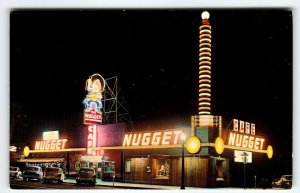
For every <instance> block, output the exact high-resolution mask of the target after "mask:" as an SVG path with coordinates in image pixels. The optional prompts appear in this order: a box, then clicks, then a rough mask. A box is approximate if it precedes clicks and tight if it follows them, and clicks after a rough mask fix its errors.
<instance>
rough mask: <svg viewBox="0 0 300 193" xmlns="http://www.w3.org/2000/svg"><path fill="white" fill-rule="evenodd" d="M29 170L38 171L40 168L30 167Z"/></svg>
mask: <svg viewBox="0 0 300 193" xmlns="http://www.w3.org/2000/svg"><path fill="white" fill-rule="evenodd" d="M27 170H32V171H38V170H39V168H36V167H28V168H27Z"/></svg>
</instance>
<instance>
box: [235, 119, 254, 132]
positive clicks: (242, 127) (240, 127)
mask: <svg viewBox="0 0 300 193" xmlns="http://www.w3.org/2000/svg"><path fill="white" fill-rule="evenodd" d="M233 131H237V132H241V133H246V134H251V135H255V124H253V123H249V122H245V121H240V120H237V119H233Z"/></svg>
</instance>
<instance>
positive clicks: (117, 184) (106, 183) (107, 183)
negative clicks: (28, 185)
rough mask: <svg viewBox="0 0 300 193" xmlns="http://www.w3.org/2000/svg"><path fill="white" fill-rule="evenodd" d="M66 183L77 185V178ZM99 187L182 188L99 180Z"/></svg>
mask: <svg viewBox="0 0 300 193" xmlns="http://www.w3.org/2000/svg"><path fill="white" fill-rule="evenodd" d="M64 182H65V183H73V184H76V180H75V178H65V180H64ZM96 185H97V186H106V187H115V188H122V189H124V188H128V189H158V190H180V186H165V185H153V184H136V183H124V182H114V183H113V182H112V181H102V180H100V179H97V182H96ZM186 189H187V190H191V189H200V188H195V187H186Z"/></svg>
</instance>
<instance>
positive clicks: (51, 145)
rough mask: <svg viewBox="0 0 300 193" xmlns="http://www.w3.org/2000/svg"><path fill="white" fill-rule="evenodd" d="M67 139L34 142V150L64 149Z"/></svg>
mask: <svg viewBox="0 0 300 193" xmlns="http://www.w3.org/2000/svg"><path fill="white" fill-rule="evenodd" d="M67 142H68V140H67V139H53V140H43V141H36V142H35V148H34V149H35V150H57V149H65V148H66V145H67Z"/></svg>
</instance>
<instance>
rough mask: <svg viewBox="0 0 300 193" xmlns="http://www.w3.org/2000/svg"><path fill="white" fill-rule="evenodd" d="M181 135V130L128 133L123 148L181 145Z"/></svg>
mask: <svg viewBox="0 0 300 193" xmlns="http://www.w3.org/2000/svg"><path fill="white" fill-rule="evenodd" d="M181 133H182V131H181V130H172V131H171V130H166V131H156V132H143V133H127V134H125V136H124V140H123V146H145V145H175V144H179V143H180V141H179V137H180V135H181Z"/></svg>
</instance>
